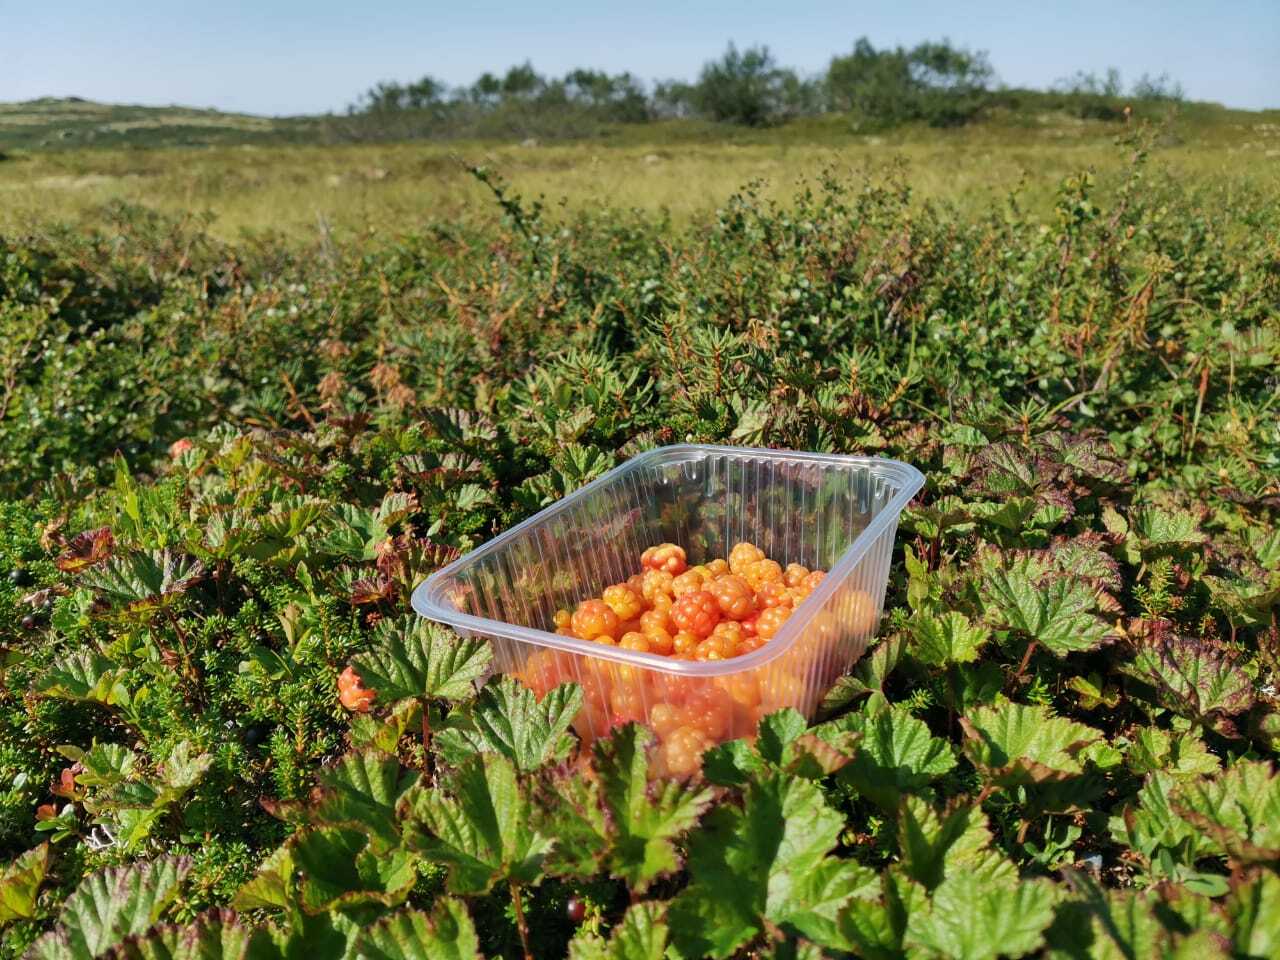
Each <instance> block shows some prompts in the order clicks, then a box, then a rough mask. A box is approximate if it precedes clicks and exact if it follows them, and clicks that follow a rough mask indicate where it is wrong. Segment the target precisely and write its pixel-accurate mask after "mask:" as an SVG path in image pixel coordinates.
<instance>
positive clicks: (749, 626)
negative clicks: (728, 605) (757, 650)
mask: <svg viewBox="0 0 1280 960" xmlns="http://www.w3.org/2000/svg"><path fill="white" fill-rule="evenodd" d="M759 620H760V614H758V613H757V614H756V615H755V616H754V617H747V619H745V620H743V621H741V623H742V635H743V636H744V637H747V638H750V637H754V636H755V635H756V624H757V623H758V622H759Z"/></svg>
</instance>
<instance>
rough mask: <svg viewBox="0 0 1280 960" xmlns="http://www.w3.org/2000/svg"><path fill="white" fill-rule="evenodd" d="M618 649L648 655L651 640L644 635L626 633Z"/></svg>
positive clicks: (619, 642)
mask: <svg viewBox="0 0 1280 960" xmlns="http://www.w3.org/2000/svg"><path fill="white" fill-rule="evenodd" d="M618 648H619V649H621V650H634V651H636V652H637V653H648V652H649V650H650V646H649V638H648V637H646V636H645V635H644V634H643V633H635V632H632V633H624V634H623V635H622V639H621V640H619V641H618Z"/></svg>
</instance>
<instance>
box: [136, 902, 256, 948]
mask: <svg viewBox="0 0 1280 960" xmlns="http://www.w3.org/2000/svg"><path fill="white" fill-rule="evenodd" d="M254 932H255V931H254V929H253V928H252V927H249V926H246V925H245V924H243V923H241V922H240V920H239V918H238V917H237V916H236V915H235V913H233V912H232V911H230V910H215V911H213V912H211V913H208V914H206V915H204V916H202V917H200V919H198V920H196V921H195V922H194V923H190V924H186V925H185V926H175V925H172V924H166V925H164V926H159V927H156V928H154V929H153V930H151V931H150V932H149V933H147V934H146V935H145V936H140V937H131V938H129V939H127V940H125V941H124V943H122V944H121V945H120V946H118V947H116V948H115V950H113V951H112V952H111V957H112V958H113V960H243V958H245V957H246V956H247V955H248V953H249V948H250V943H251V942H252V940H253V936H254Z"/></svg>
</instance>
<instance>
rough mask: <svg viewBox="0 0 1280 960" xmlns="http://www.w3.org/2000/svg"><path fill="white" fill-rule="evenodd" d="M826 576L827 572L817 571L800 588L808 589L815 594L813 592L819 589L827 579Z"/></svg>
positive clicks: (806, 578)
mask: <svg viewBox="0 0 1280 960" xmlns="http://www.w3.org/2000/svg"><path fill="white" fill-rule="evenodd" d="M826 576H827V574H826V571H825V570H815V571H813V573H811V574H809V575H808V576H807V577H805V578H804V580H803V581H801V583H800V586H802V587H804V588H806V589H808V591H809V592H810V593H813V591H815V590H817V589H818V584H820V583H821V582H822V581H823V580H824V579H826Z"/></svg>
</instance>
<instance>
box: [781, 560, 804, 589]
mask: <svg viewBox="0 0 1280 960" xmlns="http://www.w3.org/2000/svg"><path fill="white" fill-rule="evenodd" d="M808 575H809V568H808V567H806V566H804V565H803V564H799V563H788V564H787V569H785V570H783V571H782V582H783V583H785V584H786V585H787V586H788V587H798V586H800V581H801V580H803V579H804V578H805V577H807V576H808Z"/></svg>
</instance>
